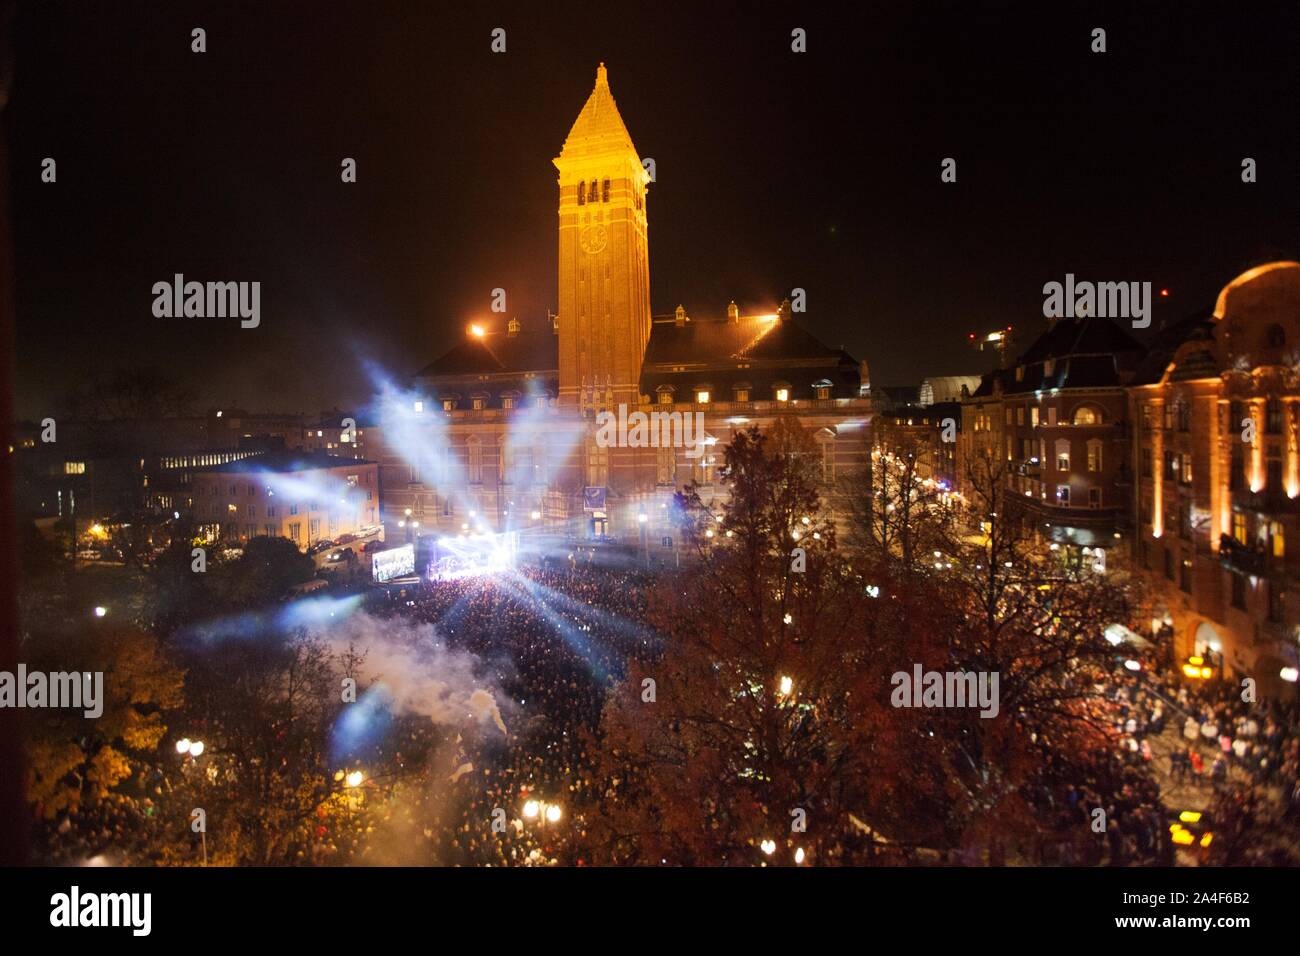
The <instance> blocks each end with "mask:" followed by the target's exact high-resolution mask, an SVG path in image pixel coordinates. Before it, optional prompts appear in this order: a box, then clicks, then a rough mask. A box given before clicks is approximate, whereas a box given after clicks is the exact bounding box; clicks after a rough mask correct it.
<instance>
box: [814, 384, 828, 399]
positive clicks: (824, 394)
mask: <svg viewBox="0 0 1300 956" xmlns="http://www.w3.org/2000/svg"><path fill="white" fill-rule="evenodd" d="M817 397H818V398H822V399H825V398H830V397H831V389H830V386H829V385H818V386H817Z"/></svg>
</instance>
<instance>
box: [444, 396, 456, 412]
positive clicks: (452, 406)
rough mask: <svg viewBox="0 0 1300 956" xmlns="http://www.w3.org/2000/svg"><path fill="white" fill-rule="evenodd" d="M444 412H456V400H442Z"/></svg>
mask: <svg viewBox="0 0 1300 956" xmlns="http://www.w3.org/2000/svg"><path fill="white" fill-rule="evenodd" d="M442 410H443V411H444V412H454V411H455V410H456V400H455V399H454V398H444V399H443V400H442Z"/></svg>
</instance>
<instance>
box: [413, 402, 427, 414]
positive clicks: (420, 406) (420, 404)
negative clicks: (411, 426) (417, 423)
mask: <svg viewBox="0 0 1300 956" xmlns="http://www.w3.org/2000/svg"><path fill="white" fill-rule="evenodd" d="M411 407H412V408H414V409H415V410H416V411H417V412H422V411H424V402H420V401H416V402H412V403H411Z"/></svg>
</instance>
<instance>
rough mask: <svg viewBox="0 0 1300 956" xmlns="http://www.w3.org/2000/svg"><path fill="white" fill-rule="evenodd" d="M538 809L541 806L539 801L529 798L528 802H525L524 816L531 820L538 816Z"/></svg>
mask: <svg viewBox="0 0 1300 956" xmlns="http://www.w3.org/2000/svg"><path fill="white" fill-rule="evenodd" d="M538 809H539V806H538V803H537V801H536V800H529V801H528V802H527V803H525V804H524V816H526V817H527V818H528V819H529V820H531V819H533V818H534V817H536V816H537V812H538Z"/></svg>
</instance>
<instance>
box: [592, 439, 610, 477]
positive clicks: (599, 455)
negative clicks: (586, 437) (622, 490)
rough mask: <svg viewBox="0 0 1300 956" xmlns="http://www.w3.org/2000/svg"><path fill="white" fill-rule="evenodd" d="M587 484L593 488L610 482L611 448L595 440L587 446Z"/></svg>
mask: <svg viewBox="0 0 1300 956" xmlns="http://www.w3.org/2000/svg"><path fill="white" fill-rule="evenodd" d="M587 484H588V485H590V486H591V487H593V488H603V487H605V485H607V484H609V449H608V448H602V447H601V446H600V445H599V444H597V443H596V442H594V441H593V442H592V443H591V444H590V445H589V446H588V448H587Z"/></svg>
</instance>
